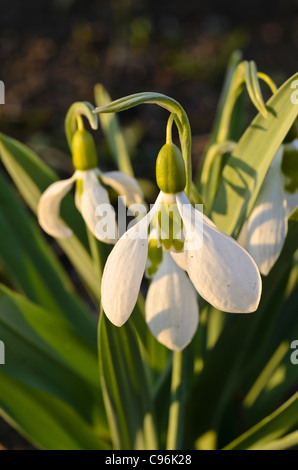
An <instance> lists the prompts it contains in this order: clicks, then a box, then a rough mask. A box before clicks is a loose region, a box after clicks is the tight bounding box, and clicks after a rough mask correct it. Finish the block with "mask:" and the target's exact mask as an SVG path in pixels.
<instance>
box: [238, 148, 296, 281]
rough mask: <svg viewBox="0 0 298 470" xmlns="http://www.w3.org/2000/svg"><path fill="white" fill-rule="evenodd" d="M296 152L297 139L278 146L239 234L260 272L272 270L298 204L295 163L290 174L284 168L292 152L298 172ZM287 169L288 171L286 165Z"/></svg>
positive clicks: (239, 240) (264, 273)
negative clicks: (289, 217)
mask: <svg viewBox="0 0 298 470" xmlns="http://www.w3.org/2000/svg"><path fill="white" fill-rule="evenodd" d="M297 152H298V140H297V139H295V140H294V141H293V142H292V143H291V144H286V145H282V146H281V147H280V148H279V149H278V151H277V153H276V155H275V157H274V158H273V160H272V163H271V165H270V167H269V170H268V173H267V175H266V177H265V179H264V182H263V184H262V187H261V190H260V192H259V194H258V197H257V200H256V202H255V205H254V207H253V210H252V212H251V213H250V215H249V217H248V219H247V220H246V222H245V224H244V225H243V228H242V230H241V232H240V235H239V238H238V242H239V243H240V244H241V245H242V246H243V247H244V248H245V249H246V250H247V251H248V252H249V253H250V254H251V256H252V257H253V259H254V260H255V261H256V263H257V265H258V267H259V270H260V272H261V273H262V274H263V275H265V276H266V275H268V274H269V272H270V270H271V269H272V267H273V266H274V264H275V262H276V261H277V259H278V257H279V255H280V253H281V251H282V248H283V245H284V242H285V239H286V236H287V231H288V216H289V215H290V214H291V212H292V211H293V210H294V209H295V208H296V207H297V205H298V191H297V189H298V187H297V183H298V182H297V181H295V178H294V179H293V180H292V179H290V178H291V177H292V176H293V177H294V176H295V175H293V174H291V173H292V172H293V168H292V167H294V165H292V164H291V165H290V166H289V169H288V170H290V167H291V170H290V171H288V173H289V177H287V176H286V175H285V174H284V172H283V171H282V170H283V167H285V166H286V165H287V162H286V160H285V158H286V157H287V155H286V154H287V153H288V154H289V157H290V158H291V154H292V156H293V157H294V158H295V159H296V162H295V163H294V164H295V165H296V172H297V166H298V154H297ZM283 158H284V160H283ZM291 160H292V159H291ZM291 163H292V162H291ZM284 169H285V173H287V169H286V168H284ZM288 191H291V192H288Z"/></svg>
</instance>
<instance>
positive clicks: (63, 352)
mask: <svg viewBox="0 0 298 470" xmlns="http://www.w3.org/2000/svg"><path fill="white" fill-rule="evenodd" d="M0 338H1V340H2V341H3V343H4V345H5V364H4V365H2V366H1V370H0V390H1V391H0V396H1V399H0V403H1V406H2V408H3V409H4V411H5V412H6V414H8V415H9V416H10V418H11V419H13V420H14V421H15V422H16V423H18V417H19V413H20V412H21V409H20V408H21V404H22V399H21V398H20V402H15V401H14V400H11V396H13V395H14V394H18V392H17V391H15V390H14V387H15V386H16V385H15V382H17V389H18V390H20V391H21V390H22V389H23V390H24V400H25V402H26V400H27V398H26V395H28V394H29V390H31V392H32V396H36V397H37V399H38V400H39V398H41V399H42V397H44V398H45V399H46V397H47V396H48V399H49V402H51V400H52V399H53V400H54V399H56V400H58V401H59V400H61V401H62V402H65V404H67V405H68V408H71V409H72V410H73V411H72V413H74V412H75V413H76V414H77V415H78V418H79V417H80V419H81V420H82V421H85V423H86V426H87V425H88V426H89V427H90V429H91V428H92V429H93V430H94V433H95V430H96V429H97V430H98V432H99V435H102V436H108V428H107V422H106V418H105V412H104V406H103V401H102V395H101V389H100V383H99V378H98V366H97V355H96V350H94V349H93V348H92V347H91V346H90V345H89V344H88V343H87V342H86V341H84V340H82V338H81V337H80V336H79V334H78V333H77V332H76V330H75V329H74V328H73V327H72V325H71V324H70V323H69V322H66V321H65V320H63V319H61V318H60V316H59V315H58V314H56V313H51V312H48V311H47V310H45V309H42V308H40V307H39V306H37V305H34V304H33V303H32V302H29V301H28V300H26V299H25V298H23V297H22V296H20V295H18V294H15V293H14V292H12V291H10V290H9V289H7V288H5V287H3V286H2V287H0ZM2 374H3V375H2ZM4 386H5V390H6V392H5V393H4V391H3V390H4ZM40 394H41V395H40ZM20 395H22V394H21V393H20ZM54 401H55V400H54ZM30 406H33V403H31V405H30ZM38 406H39V405H38ZM57 406H58V405H57ZM53 420H54V421H55V420H58V421H59V420H60V417H59V416H53ZM19 425H20V426H21V424H20V423H19ZM29 425H30V423H28V425H27V427H26V426H25V428H24V429H25V430H26V429H27V428H28V426H29ZM61 425H62V426H63V420H62V421H61ZM35 431H36V435H34V436H32V437H33V438H34V439H35V441H36V442H39V436H38V426H36V428H35Z"/></svg>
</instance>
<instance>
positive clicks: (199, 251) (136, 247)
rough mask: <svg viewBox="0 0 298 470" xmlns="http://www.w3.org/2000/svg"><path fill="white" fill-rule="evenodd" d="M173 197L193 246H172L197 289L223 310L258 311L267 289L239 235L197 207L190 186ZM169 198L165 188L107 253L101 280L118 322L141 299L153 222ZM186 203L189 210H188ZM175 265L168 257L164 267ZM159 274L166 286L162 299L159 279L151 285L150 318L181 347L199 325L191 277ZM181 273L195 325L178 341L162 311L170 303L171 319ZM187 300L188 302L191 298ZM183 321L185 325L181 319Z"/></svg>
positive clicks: (104, 296)
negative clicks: (179, 248)
mask: <svg viewBox="0 0 298 470" xmlns="http://www.w3.org/2000/svg"><path fill="white" fill-rule="evenodd" d="M171 198H173V200H175V203H176V204H177V207H178V210H179V213H180V216H181V219H182V223H183V227H184V233H185V235H184V236H185V239H184V247H185V246H188V247H189V249H183V250H182V251H181V252H178V253H177V252H175V251H171V252H170V255H171V256H172V258H173V259H174V260H175V262H176V264H177V265H178V266H180V267H183V268H184V269H185V270H186V272H187V274H188V276H189V279H190V281H191V282H192V284H193V286H194V288H195V289H196V291H197V292H198V293H199V294H200V295H201V297H203V298H204V299H205V300H207V301H208V302H209V303H210V304H212V305H213V306H214V307H216V308H218V309H220V310H223V311H226V312H234V313H236V312H237V313H248V312H253V311H255V310H256V309H257V307H258V304H259V300H260V295H261V278H260V274H259V271H258V268H257V266H256V264H255V262H254V261H253V259H252V258H251V256H250V255H249V254H248V253H247V252H246V251H245V250H244V249H243V248H242V247H241V246H240V245H239V244H238V243H237V242H236V241H235V240H234V239H233V238H231V237H229V236H228V235H226V234H225V233H223V232H222V231H221V230H219V229H218V228H217V227H216V226H215V225H214V224H213V223H212V221H211V220H210V219H208V218H207V217H206V216H204V215H203V214H202V213H201V212H199V211H197V210H196V209H195V208H193V207H192V206H191V204H190V202H189V200H188V198H187V196H186V194H185V192H184V191H181V192H179V193H176V194H172V195H171ZM168 199H169V195H168V194H166V195H165V194H164V193H163V192H162V191H161V192H160V194H159V196H158V198H157V200H156V202H155V204H154V205H153V207H152V209H151V210H150V212H149V213H148V214H147V216H146V217H144V218H143V219H142V220H141V221H140V222H138V223H137V224H136V225H134V226H133V227H132V228H130V229H129V230H128V231H127V232H126V233H125V234H124V235H123V236H122V237H121V238H120V240H119V241H118V242H117V243H116V245H115V247H114V248H113V250H112V252H111V254H110V255H109V257H108V259H107V262H106V265H105V268H104V273H103V278H102V284H101V294H102V305H103V309H104V312H105V314H106V315H107V317H108V318H109V319H110V321H111V322H112V323H113V324H114V325H116V326H121V325H123V324H124V323H125V322H126V321H127V319H128V318H129V316H130V315H131V313H132V311H133V308H134V306H135V304H136V301H137V297H138V294H139V290H140V285H141V281H142V277H143V274H144V271H145V268H146V262H147V256H148V226H149V224H150V222H151V221H152V219H153V217H154V216H155V214H157V213H158V212H159V211H160V208H161V205H162V204H163V201H164V200H166V203H168ZM185 206H186V207H187V210H184V207H185ZM196 218H198V219H200V220H201V224H196V223H195V220H196ZM196 226H200V227H201V226H202V227H203V240H202V231H201V229H199V230H197V229H196ZM179 242H180V241H179ZM192 246H193V247H194V248H193V249H192V248H191V247H192ZM172 267H173V264H172V265H171V264H170V262H169V260H165V263H164V264H163V266H162V267H161V268H160V269H161V270H162V271H161V273H163V272H164V273H166V272H167V273H169V270H170V269H172ZM175 269H176V268H175ZM182 274H185V273H182ZM157 276H158V277H157V278H156V279H155V281H158V282H159V286H162V287H163V290H162V291H160V294H159V297H160V299H159V301H160V303H159V304H158V303H157V301H156V302H155V303H154V301H153V300H152V295H153V294H154V295H155V293H157V291H156V285H155V287H154V285H153V287H152V290H153V294H152V292H151V293H150V288H149V306H148V304H147V307H146V310H147V321H148V322H149V324H150V326H151V328H152V331H153V332H155V333H154V334H155V335H156V336H157V337H161V333H163V341H162V342H163V343H165V342H166V341H167V342H168V345H169V346H171V348H174V346H175V348H176V349H179V348H181V347H183V344H184V345H185V344H187V343H188V342H189V339H191V336H192V334H193V332H194V331H193V330H194V327H195V325H197V322H196V321H195V316H196V314H195V310H194V307H193V303H192V302H191V300H189V299H190V298H191V297H192V294H190V292H191V289H190V286H189V284H188V281H189V280H188V279H187V280H186V279H185V278H183V280H182V281H181V279H182V275H181V273H180V271H177V270H176V278H175V280H174V278H172V280H171V281H169V277H168V278H167V279H163V280H162V275H161V274H160V273H159V274H158V273H157ZM178 277H179V280H180V282H182V283H184V290H185V292H186V291H187V292H188V294H189V299H188V302H190V305H191V306H190V310H191V311H190V314H191V318H192V320H191V323H192V327H191V328H190V329H191V332H190V331H187V329H186V331H185V332H182V338H180V337H179V336H177V337H176V339H177V338H178V342H177V343H176V344H174V343H172V344H171V340H169V339H168V338H167V340H165V339H164V337H165V335H166V333H164V331H163V330H162V331H159V330H160V325H161V323H159V321H157V315H159V314H161V313H162V310H160V309H161V308H163V307H162V303H164V307H165V309H164V310H165V311H164V312H163V314H162V315H163V318H162V320H160V321H162V324H163V325H165V324H167V325H171V322H172V320H173V319H172V318H171V316H172V315H173V307H174V304H175V295H176V294H175V293H176V292H177V290H175V289H173V290H172V292H171V293H170V288H169V286H170V285H172V286H173V287H174V286H175V285H176V286H177V283H178V282H179V281H178ZM169 296H170V298H169ZM161 297H165V298H164V299H161ZM180 300H181V299H180ZM180 300H179V302H180ZM183 301H184V302H186V299H184V300H183ZM181 305H182V304H181V302H180V306H181ZM153 307H154V308H153ZM177 307H178V306H177ZM151 308H152V311H151V310H150V309H151ZM149 310H150V311H149ZM174 315H176V318H179V319H180V318H182V316H181V315H182V314H181V311H180V310H179V312H178V313H177V311H176V312H175V313H174ZM153 317H155V319H154V318H153ZM179 324H180V325H181V323H180V320H179ZM171 334H172V332H171ZM172 338H173V336H172Z"/></svg>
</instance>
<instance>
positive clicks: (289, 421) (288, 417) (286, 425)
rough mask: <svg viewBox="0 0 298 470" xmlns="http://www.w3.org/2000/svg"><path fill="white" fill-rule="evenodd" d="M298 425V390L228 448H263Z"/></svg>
mask: <svg viewBox="0 0 298 470" xmlns="http://www.w3.org/2000/svg"><path fill="white" fill-rule="evenodd" d="M297 426H298V392H297V393H296V394H295V395H293V397H292V398H290V399H289V400H288V401H287V402H286V403H285V404H284V405H282V406H281V407H280V408H278V410H276V411H275V412H274V413H272V414H271V415H269V416H267V417H266V418H265V419H263V420H262V421H261V422H260V423H258V424H257V425H256V426H254V427H253V428H251V429H250V430H249V431H247V432H246V433H245V434H243V435H242V436H240V437H239V438H238V439H235V441H233V442H231V444H229V445H228V446H227V447H225V449H226V450H237V449H238V450H239V449H241V450H262V449H263V448H264V447H265V446H266V445H268V444H270V442H272V441H276V440H277V439H278V438H280V437H282V436H285V435H286V434H287V433H288V432H289V431H291V430H294V429H297Z"/></svg>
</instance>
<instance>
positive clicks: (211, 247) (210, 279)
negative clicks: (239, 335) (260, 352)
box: [177, 193, 261, 313]
mask: <svg viewBox="0 0 298 470" xmlns="http://www.w3.org/2000/svg"><path fill="white" fill-rule="evenodd" d="M177 204H178V208H179V210H180V213H181V215H182V216H183V223H184V225H185V228H186V240H187V238H188V233H189V232H191V231H192V230H193V220H194V218H195V217H202V214H201V213H200V212H199V211H196V210H195V209H194V208H192V210H191V211H189V212H185V211H183V204H189V201H188V199H187V197H186V195H185V193H179V194H178V195H177ZM202 218H203V217H202ZM191 236H192V237H193V236H194V237H196V232H194V234H191ZM197 237H198V245H199V243H200V239H201V233H198V234H197ZM185 262H186V267H187V272H188V274H189V277H190V279H191V281H192V282H193V284H194V286H195V288H196V290H197V291H198V293H199V294H200V295H201V296H202V297H203V298H204V299H205V300H207V301H208V302H209V303H210V304H211V305H213V306H214V307H216V308H218V309H219V310H223V311H225V312H232V313H248V312H253V311H255V310H256V309H257V307H258V304H259V301H260V295H261V277H260V273H259V270H258V268H257V266H256V264H255V262H254V260H253V259H252V258H251V256H250V255H249V254H248V253H247V252H246V251H245V250H244V249H243V248H241V246H240V245H239V244H238V243H237V242H236V241H235V240H234V239H233V238H231V237H229V236H228V235H227V234H225V233H223V232H222V231H221V230H219V229H218V228H216V227H215V225H214V224H213V223H212V222H211V221H210V219H208V218H206V217H204V218H203V244H202V246H201V248H199V249H196V250H191V249H189V250H185Z"/></svg>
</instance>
